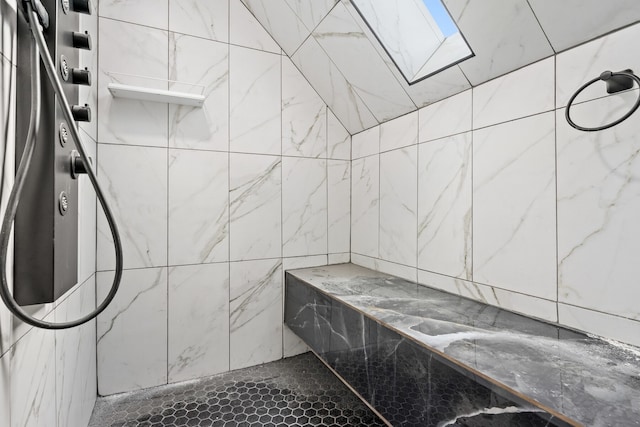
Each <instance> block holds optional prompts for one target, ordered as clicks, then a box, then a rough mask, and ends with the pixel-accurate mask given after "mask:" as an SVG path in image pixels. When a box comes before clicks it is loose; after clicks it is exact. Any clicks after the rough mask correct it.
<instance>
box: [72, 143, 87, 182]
mask: <svg viewBox="0 0 640 427" xmlns="http://www.w3.org/2000/svg"><path fill="white" fill-rule="evenodd" d="M89 163H92V161H91V157H89ZM87 169H88V168H87V166H86V165H85V163H84V160H82V157H81V156H80V153H78V152H77V151H76V150H73V151H71V177H72V178H73V179H78V176H79V175H80V174H83V173H87Z"/></svg>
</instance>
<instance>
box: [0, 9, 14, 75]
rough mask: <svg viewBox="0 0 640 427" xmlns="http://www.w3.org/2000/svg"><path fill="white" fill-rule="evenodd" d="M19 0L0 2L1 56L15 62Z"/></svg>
mask: <svg viewBox="0 0 640 427" xmlns="http://www.w3.org/2000/svg"><path fill="white" fill-rule="evenodd" d="M17 4H18V3H17V0H3V1H2V2H0V25H2V28H1V29H0V58H1V57H2V56H4V57H5V58H6V59H8V60H9V61H11V62H15V58H14V56H15V54H16V53H17V52H16V42H17V38H16V22H17V20H16V19H17V17H16V15H17V13H16V11H17Z"/></svg>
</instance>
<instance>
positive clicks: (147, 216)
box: [97, 144, 167, 270]
mask: <svg viewBox="0 0 640 427" xmlns="http://www.w3.org/2000/svg"><path fill="white" fill-rule="evenodd" d="M98 155H99V167H98V179H99V181H100V184H101V185H102V188H103V189H104V191H105V196H106V198H107V201H108V202H109V206H110V207H111V210H112V212H113V215H114V217H115V219H116V223H117V225H118V228H119V230H120V236H121V239H122V247H123V252H124V267H125V268H139V267H156V266H163V265H166V264H167V150H166V149H161V148H153V147H131V146H121V145H109V144H101V145H100V146H99V147H98ZM114 260H115V252H114V249H113V238H112V236H111V231H110V230H109V226H108V225H107V221H106V219H105V217H104V213H102V210H98V246H97V268H98V270H109V269H113V268H114V265H115V261H114Z"/></svg>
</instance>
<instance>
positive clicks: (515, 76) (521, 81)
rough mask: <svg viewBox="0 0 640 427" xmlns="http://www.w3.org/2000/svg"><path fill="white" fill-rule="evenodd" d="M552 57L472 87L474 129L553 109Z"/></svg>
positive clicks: (553, 59) (553, 64)
mask: <svg viewBox="0 0 640 427" xmlns="http://www.w3.org/2000/svg"><path fill="white" fill-rule="evenodd" d="M554 76H555V58H548V59H545V60H542V61H539V62H536V63H535V64H531V65H529V66H527V67H524V68H522V69H520V70H517V71H514V72H512V73H509V74H507V75H505V76H502V77H499V78H497V79H495V80H491V81H490V82H487V83H484V84H482V85H480V86H477V87H474V88H473V128H474V129H478V128H481V127H485V126H490V125H494V124H496V123H501V122H506V121H508V120H513V119H517V118H520V117H525V116H530V115H533V114H537V113H542V112H544V111H551V110H553V108H554V102H555V101H554V96H555V93H554Z"/></svg>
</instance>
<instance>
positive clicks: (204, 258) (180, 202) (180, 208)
mask: <svg viewBox="0 0 640 427" xmlns="http://www.w3.org/2000/svg"><path fill="white" fill-rule="evenodd" d="M168 221H169V243H168V246H169V248H168V251H169V265H180V264H201V263H205V262H219V261H228V259H229V155H228V154H227V153H212V152H203V151H194V150H169V218H168Z"/></svg>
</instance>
